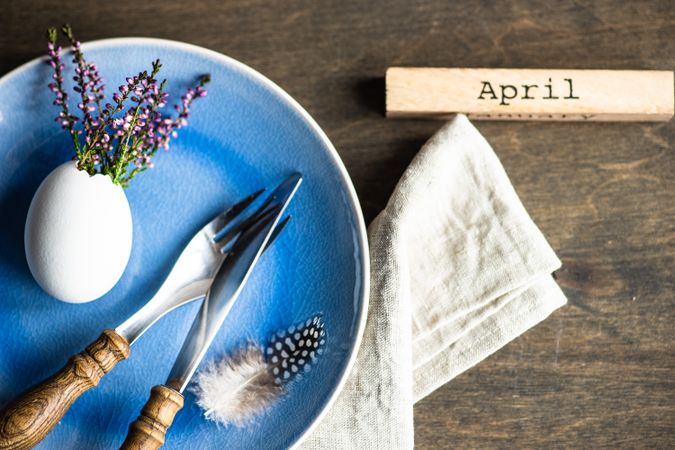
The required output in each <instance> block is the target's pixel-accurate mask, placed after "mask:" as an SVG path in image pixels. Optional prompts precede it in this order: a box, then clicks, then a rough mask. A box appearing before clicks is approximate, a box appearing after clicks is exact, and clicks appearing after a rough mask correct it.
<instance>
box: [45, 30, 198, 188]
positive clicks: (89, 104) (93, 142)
mask: <svg viewBox="0 0 675 450" xmlns="http://www.w3.org/2000/svg"><path fill="white" fill-rule="evenodd" d="M62 31H63V34H64V35H65V36H66V38H67V39H68V41H69V42H70V45H71V46H72V48H73V50H72V62H73V63H74V65H75V68H74V73H75V74H74V76H73V81H74V82H75V86H74V87H73V90H74V91H75V92H76V93H77V94H79V95H78V96H79V101H78V102H77V109H78V110H79V111H80V112H81V115H82V118H81V119H80V118H79V117H77V116H75V115H73V114H71V113H70V110H69V108H68V95H67V94H66V92H65V90H64V87H63V83H64V82H63V70H64V65H63V63H62V62H61V51H62V50H61V47H59V46H57V44H56V40H57V32H56V30H55V29H50V30H49V31H48V42H47V50H48V60H47V63H48V64H49V66H50V67H52V69H53V70H54V73H53V75H52V78H53V80H54V81H53V82H51V83H49V85H48V87H49V89H50V90H51V91H52V92H53V93H54V96H55V99H54V102H53V103H54V104H55V105H57V106H60V107H61V111H60V112H59V114H58V116H57V117H56V121H57V122H59V123H60V124H61V126H62V127H63V128H65V129H67V130H68V131H69V132H70V134H71V136H72V138H73V143H74V144H75V149H76V154H77V159H78V167H79V168H80V169H83V170H86V171H87V172H89V173H90V174H94V173H103V174H107V175H110V176H111V178H112V179H113V182H115V183H118V184H121V185H123V186H125V185H126V184H127V183H128V182H129V180H130V179H131V178H132V177H133V176H134V175H136V174H137V173H139V172H141V171H143V170H145V169H148V168H152V167H154V164H153V162H152V156H153V155H154V154H155V153H156V152H157V150H158V149H159V148H164V149H168V148H169V141H170V140H171V139H172V138H176V137H177V136H178V133H177V130H179V129H180V128H182V127H184V126H186V125H187V120H188V118H189V117H190V107H191V104H192V102H193V101H194V99H195V98H200V97H204V96H206V90H205V89H204V85H205V84H206V83H208V81H209V77H208V76H205V77H202V78H201V79H200V80H199V83H198V85H197V86H195V87H194V88H189V89H188V90H187V91H186V93H185V94H184V95H183V96H182V97H181V100H180V103H179V104H177V105H175V107H174V109H175V110H176V112H177V113H178V114H177V116H176V117H172V116H170V115H165V114H163V113H162V112H161V111H160V109H161V108H163V107H164V106H166V101H167V97H168V95H169V94H168V93H167V92H165V91H164V87H165V84H166V80H164V81H162V82H161V83H158V82H157V79H156V75H157V74H158V73H159V70H160V68H161V64H160V61H159V60H156V61H154V62H153V63H152V71H151V73H148V72H146V71H144V72H140V73H139V74H138V75H136V76H133V77H128V78H126V80H125V81H126V84H121V85H120V86H119V87H118V88H117V92H114V93H113V94H112V103H105V104H103V105H102V103H101V102H102V101H104V100H105V94H104V93H105V85H104V84H103V80H102V78H101V76H100V75H99V72H98V67H97V66H96V64H94V63H89V62H87V61H86V60H85V59H84V55H83V53H82V49H81V44H80V42H79V41H77V40H76V39H75V38H74V36H73V33H72V30H71V28H70V27H69V26H67V25H66V26H64V27H63V29H62ZM127 100H131V101H132V102H133V106H131V107H129V108H128V109H126V108H125V104H126V102H127ZM78 123H80V124H81V125H80V126H79V127H78V128H77V129H76V128H75V126H76V124H78ZM82 134H83V135H84V139H83V140H82V141H80V138H79V136H80V135H82ZM128 167H132V169H130V170H128V169H127V168H128Z"/></svg>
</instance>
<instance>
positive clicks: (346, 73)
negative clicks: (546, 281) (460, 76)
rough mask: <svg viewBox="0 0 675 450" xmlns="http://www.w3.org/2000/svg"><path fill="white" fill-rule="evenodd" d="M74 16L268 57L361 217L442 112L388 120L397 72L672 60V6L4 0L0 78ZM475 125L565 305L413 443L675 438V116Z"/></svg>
mask: <svg viewBox="0 0 675 450" xmlns="http://www.w3.org/2000/svg"><path fill="white" fill-rule="evenodd" d="M64 21H68V22H70V23H71V24H72V25H73V26H74V27H75V29H76V30H77V32H78V34H79V36H80V38H81V39H82V40H85V41H86V40H91V39H99V38H106V37H113V36H154V37H160V38H168V39H176V40H183V41H187V42H191V43H194V44H197V45H201V46H204V47H207V48H211V49H214V50H217V51H219V52H222V53H225V54H228V55H230V56H232V57H234V58H236V59H239V60H241V61H243V62H244V63H246V64H249V65H250V66H252V67H254V68H255V69H258V70H259V71H261V72H262V73H264V74H265V75H267V76H268V77H269V78H271V79H272V80H274V81H276V82H277V83H278V84H279V85H281V87H283V88H284V89H286V90H287V91H288V92H289V93H290V94H291V95H292V96H293V97H295V98H296V99H297V100H298V101H299V102H300V103H301V104H302V105H303V106H304V107H305V108H306V109H307V110H308V111H309V112H310V114H312V115H313V116H314V117H315V118H316V119H317V121H318V122H319V124H320V125H321V126H322V127H323V128H324V130H325V131H326V133H327V134H328V136H329V137H330V138H331V139H332V141H333V143H334V144H335V146H336V147H337V149H338V151H339V153H340V155H341V156H342V159H343V160H344V162H345V164H346V166H347V169H348V170H349V172H350V174H351V176H352V179H353V181H354V184H355V185H356V189H357V191H358V193H359V195H360V198H361V202H362V205H363V209H364V212H365V216H366V220H367V221H369V220H371V219H372V218H373V217H374V216H375V215H376V214H377V212H378V211H379V210H380V209H382V207H383V206H384V205H385V202H386V201H387V198H388V196H389V195H390V193H391V191H392V189H393V188H394V185H395V184H396V182H397V180H398V179H399V177H400V175H401V174H402V173H403V171H404V170H405V168H406V166H407V164H408V163H409V161H410V160H411V159H412V157H413V156H414V155H415V153H416V152H417V150H418V149H419V147H420V145H421V144H422V143H423V142H424V141H425V140H426V139H427V138H428V137H429V136H431V134H432V133H433V132H434V130H435V129H436V128H438V126H439V125H440V124H439V123H437V122H425V121H413V120H408V121H396V122H394V121H391V120H386V119H385V118H384V117H383V102H384V84H383V74H384V71H385V69H386V68H387V67H388V66H391V65H404V66H405V65H417V66H455V67H464V66H466V67H543V68H597V69H600V68H614V69H668V70H673V69H675V3H674V2H673V1H672V0H671V1H669V0H662V1H639V2H624V1H615V2H610V1H595V2H593V1H564V2H563V1H560V2H550V1H512V2H493V1H488V0H485V1H475V0H474V1H461V2H460V1H454V2H448V1H445V0H435V1H426V2H425V1H409V0H397V1H386V0H364V1H351V0H323V1H317V0H304V1H280V2H271V1H266V0H241V1H232V2H224V1H222V0H213V1H194V2H187V1H181V0H162V1H155V0H143V1H139V0H136V1H119V0H118V1H110V2H76V1H69V2H66V1H61V2H55V1H38V0H30V1H28V0H9V1H7V0H4V1H3V2H2V13H1V14H0V30H1V33H0V58H1V59H0V74H4V73H6V72H8V71H9V70H11V69H13V68H14V67H16V66H18V65H20V64H21V63H24V62H26V61H28V60H29V59H32V58H33V57H35V56H38V55H40V54H42V52H43V48H44V41H43V30H44V29H45V28H46V27H47V26H49V25H54V24H60V23H62V22H64ZM478 128H479V129H480V130H481V131H482V133H483V134H484V135H485V136H486V137H487V139H488V140H489V141H490V142H491V143H492V145H493V146H494V148H495V150H496V151H497V153H498V155H499V156H500V158H501V159H502V161H503V163H504V165H505V167H506V169H507V171H508V173H509V175H510V176H511V179H512V181H513V183H514V185H515V187H516V190H517V191H518V193H519V194H520V196H521V198H522V200H523V202H524V203H525V206H526V207H527V209H528V210H529V212H530V213H531V214H532V216H533V217H534V219H535V221H536V222H537V224H539V226H540V227H541V228H542V230H543V231H544V233H545V235H546V236H547V237H548V238H549V240H550V242H551V244H552V245H553V247H554V248H555V249H556V251H557V252H558V254H559V255H560V257H561V259H562V260H563V263H564V267H563V268H562V269H561V270H560V271H559V272H558V274H557V275H558V280H559V282H560V284H561V285H562V287H563V289H564V290H565V292H566V293H567V295H568V298H569V305H568V306H566V307H565V308H563V309H561V310H560V311H558V312H556V313H555V314H553V316H552V317H550V318H549V319H548V320H547V321H545V322H544V323H543V324H541V325H539V326H537V327H536V328H534V329H533V330H531V331H529V332H528V333H526V334H525V335H523V336H522V337H520V338H518V339H517V340H515V341H514V342H513V343H511V344H509V345H507V346H506V347H505V348H504V349H503V350H501V351H499V352H498V353H497V354H495V355H494V356H492V357H490V358H489V359H487V360H486V361H484V362H482V363H481V364H479V365H478V366H477V367H475V368H473V369H471V370H470V371H468V372H467V373H465V374H463V375H461V376H459V377H457V378H456V379H455V380H453V381H452V382H450V383H448V384H447V385H445V386H444V387H443V388H441V389H439V390H438V391H436V392H435V393H433V394H432V395H430V396H429V397H428V398H426V399H424V400H423V401H421V402H420V403H419V404H417V405H416V406H415V421H416V441H417V446H418V447H419V448H478V447H480V448H507V447H517V448H524V447H539V448H559V447H560V448H562V447H568V448H593V447H598V446H612V447H623V448H673V447H675V345H674V344H675V343H674V338H675V333H674V326H675V296H674V294H673V292H674V291H673V287H674V286H673V284H674V282H675V277H674V276H673V263H674V262H675V261H674V260H675V224H674V223H675V222H674V220H673V219H674V218H675V150H674V149H673V146H674V145H675V126H674V125H673V123H672V122H671V123H661V124H618V123H615V124H591V123H584V124H571V123H559V124H556V123H536V122H532V123H495V122H493V123H490V122H481V123H478Z"/></svg>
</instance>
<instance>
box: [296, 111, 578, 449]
mask: <svg viewBox="0 0 675 450" xmlns="http://www.w3.org/2000/svg"><path fill="white" fill-rule="evenodd" d="M368 231H369V240H370V252H371V290H370V309H369V312H368V320H367V323H366V329H365V334H364V337H363V342H362V344H361V348H360V350H359V353H358V357H357V360H356V364H355V365H354V369H353V370H352V373H351V374H350V375H349V378H348V380H347V383H346V385H345V387H344V390H343V391H342V392H341V393H340V395H339V396H338V398H337V400H336V401H335V403H334V404H333V406H332V407H331V409H330V410H329V411H328V413H327V415H326V416H325V417H324V419H323V420H322V422H321V423H320V424H319V425H318V426H317V428H316V429H315V430H313V432H312V433H310V435H309V436H308V437H307V439H306V440H305V441H304V442H303V443H302V444H301V445H300V448H302V449H350V450H351V449H369V450H370V449H387V450H389V449H399V448H403V449H408V448H412V447H413V403H414V402H416V401H417V400H419V399H421V398H423V397H424V396H426V395H428V394H429V393H431V392H432V391H434V390H435V389H436V388H438V387H439V386H441V385H442V384H444V383H446V382H447V381H449V380H451V379H452V378H453V377H455V376H457V375H458V374H460V373H462V372H463V371H465V370H467V369H469V368H470V367H472V366H473V365H475V364H476V363H478V362H480V361H481V360H482V359H484V358H486V357H487V356H489V355H490V354H492V353H493V352H495V351H497V350H498V349H499V348H501V347H503V346H504V345H505V344H506V343H508V342H509V341H511V340H512V339H514V338H515V337H517V336H518V335H520V334H521V333H523V332H525V331H526V330H527V329H529V328H530V327H532V326H534V325H536V324H537V323H538V322H540V321H541V320H543V319H545V318H546V317H547V316H548V315H549V314H551V312H553V311H554V310H555V309H556V308H559V307H560V306H562V305H563V304H565V302H566V299H565V296H564V295H563V293H562V292H561V290H560V288H559V287H558V286H557V284H556V283H555V282H554V281H553V279H552V277H551V272H552V271H554V270H556V269H557V268H558V267H560V261H559V260H558V258H557V257H556V255H555V253H554V252H553V250H552V249H551V247H550V246H549V245H548V243H547V242H546V239H545V238H544V236H543V235H542V234H541V232H540V231H539V229H538V228H537V226H536V225H535V224H534V223H533V222H532V219H530V217H529V215H528V214H527V212H526V211H525V209H524V208H523V205H522V204H521V202H520V200H519V199H518V196H517V195H516V192H515V191H514V189H513V186H512V185H511V183H510V181H509V179H508V177H507V175H506V173H505V172H504V168H503V167H502V165H501V164H500V162H499V160H498V159H497V156H496V155H495V153H494V152H493V150H492V148H491V147H490V145H489V144H488V143H487V141H486V140H485V139H484V138H483V136H481V134H480V133H479V132H478V130H476V128H474V126H473V125H472V124H471V123H470V122H469V120H468V119H467V118H466V117H465V116H463V115H459V116H457V117H455V118H454V119H453V120H452V121H450V122H449V123H448V124H446V125H445V126H443V127H442V128H441V129H440V130H439V131H438V132H437V133H436V135H435V136H434V137H432V138H431V139H430V140H429V142H427V143H426V144H425V145H424V147H423V148H422V150H421V151H420V152H419V154H418V155H417V156H416V157H415V159H414V160H413V162H412V163H411V164H410V167H409V168H408V169H407V171H406V172H405V174H404V176H403V178H402V179H401V181H400V182H399V183H398V185H397V186H396V189H395V191H394V194H393V195H392V197H391V199H390V200H389V203H388V204H387V207H386V208H385V209H384V211H382V212H381V213H380V215H379V216H378V217H377V218H376V219H375V220H374V221H373V223H372V224H371V225H370V227H369V230H368Z"/></svg>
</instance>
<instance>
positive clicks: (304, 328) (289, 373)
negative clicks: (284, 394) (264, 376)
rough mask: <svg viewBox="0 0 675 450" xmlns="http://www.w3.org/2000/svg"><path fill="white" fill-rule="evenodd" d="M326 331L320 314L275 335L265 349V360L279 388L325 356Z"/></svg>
mask: <svg viewBox="0 0 675 450" xmlns="http://www.w3.org/2000/svg"><path fill="white" fill-rule="evenodd" d="M325 343H326V331H325V330H324V326H323V322H322V320H321V316H320V315H316V316H314V317H312V318H310V319H307V320H306V321H305V322H303V323H300V324H298V325H294V326H291V327H288V328H287V329H285V330H280V331H278V332H277V333H276V334H274V335H273V336H272V337H271V338H270V340H269V343H268V344H267V348H266V349H265V357H266V359H267V362H268V364H269V365H270V369H271V371H272V374H273V375H274V380H275V382H276V383H277V384H279V385H284V384H287V383H289V382H290V381H292V380H293V379H295V378H298V377H299V375H300V374H301V373H302V372H303V371H304V372H309V370H310V369H311V365H312V363H314V361H315V360H316V358H317V357H318V356H319V355H321V354H322V353H323V347H324V345H325Z"/></svg>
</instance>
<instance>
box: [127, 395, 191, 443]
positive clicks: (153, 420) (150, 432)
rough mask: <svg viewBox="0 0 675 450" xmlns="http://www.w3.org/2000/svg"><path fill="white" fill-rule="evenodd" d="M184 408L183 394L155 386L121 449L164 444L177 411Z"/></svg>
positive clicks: (130, 427)
mask: <svg viewBox="0 0 675 450" xmlns="http://www.w3.org/2000/svg"><path fill="white" fill-rule="evenodd" d="M181 408H183V396H182V395H181V394H180V393H179V392H178V391H176V390H174V389H172V388H170V387H168V386H163V385H159V386H155V387H153V388H152V390H151V391H150V399H149V400H148V401H147V403H146V404H145V406H143V409H142V410H141V415H140V416H138V419H136V420H135V421H134V422H132V424H131V425H129V433H128V434H127V438H126V439H125V440H124V443H122V446H121V447H120V450H156V449H158V448H160V447H161V446H162V445H164V440H165V438H166V431H167V430H168V429H169V427H170V426H171V424H172V423H173V418H174V417H175V416H176V413H177V412H178V411H180V410H181Z"/></svg>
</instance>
